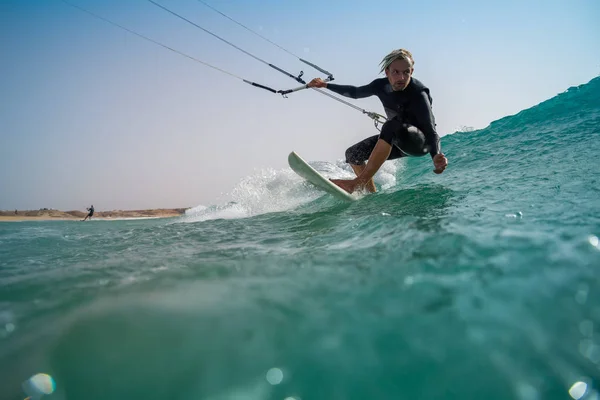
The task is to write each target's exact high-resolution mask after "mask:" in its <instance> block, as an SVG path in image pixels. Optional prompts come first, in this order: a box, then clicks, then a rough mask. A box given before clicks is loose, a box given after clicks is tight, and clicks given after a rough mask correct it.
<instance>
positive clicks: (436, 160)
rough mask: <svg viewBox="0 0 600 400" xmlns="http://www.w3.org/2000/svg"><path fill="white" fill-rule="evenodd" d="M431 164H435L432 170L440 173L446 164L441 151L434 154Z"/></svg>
mask: <svg viewBox="0 0 600 400" xmlns="http://www.w3.org/2000/svg"><path fill="white" fill-rule="evenodd" d="M433 165H434V166H435V169H434V170H433V172H435V173H436V174H441V173H442V172H444V170H445V169H446V167H447V166H448V159H447V158H446V156H445V155H443V154H442V153H440V154H436V155H435V156H434V157H433Z"/></svg>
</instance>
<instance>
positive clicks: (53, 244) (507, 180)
mask: <svg viewBox="0 0 600 400" xmlns="http://www.w3.org/2000/svg"><path fill="white" fill-rule="evenodd" d="M349 144H350V143H348V144H342V147H343V146H346V145H349ZM442 146H443V149H444V152H445V153H446V155H447V156H448V158H449V161H450V165H449V167H448V169H447V170H446V172H445V173H444V174H443V175H441V176H438V175H435V174H433V173H432V172H431V170H432V164H431V161H430V160H429V159H428V158H423V159H405V160H399V161H394V162H388V163H386V165H385V168H384V170H382V171H381V172H380V173H379V174H378V175H377V177H376V182H377V183H378V184H379V186H380V187H381V188H382V190H381V191H380V192H379V193H377V194H375V195H371V196H365V197H362V198H361V199H360V200H359V201H356V202H354V203H351V204H348V203H340V202H338V201H336V200H334V199H332V198H331V197H329V196H322V195H321V193H320V192H318V191H316V190H314V189H313V188H311V187H310V186H309V185H307V184H306V183H304V182H303V181H302V180H301V179H300V178H298V177H297V176H296V175H295V174H293V173H292V172H291V171H290V170H281V171H273V170H266V171H261V172H257V173H256V174H255V175H253V176H249V177H247V179H245V180H244V181H242V182H240V184H239V185H238V186H237V187H235V189H234V190H233V192H232V194H231V195H232V197H233V198H234V199H235V201H234V202H229V203H223V204H218V205H211V206H198V207H196V208H194V209H191V210H189V212H188V213H187V215H185V216H183V217H178V218H170V219H152V220H139V221H135V220H127V221H92V222H89V223H75V222H70V221H55V222H22V223H2V224H0V398H2V399H22V398H24V397H25V392H24V389H23V387H22V384H23V382H24V381H26V380H27V379H28V378H29V377H30V376H32V375H34V374H37V373H45V374H49V375H51V376H52V378H53V379H54V383H55V386H56V388H55V392H54V393H53V394H52V395H51V396H48V397H47V398H48V399H69V400H70V399H86V400H92V399H128V400H131V399H146V400H147V399H182V400H184V399H185V400H189V399H207V400H229V399H231V400H233V399H236V400H238V399H239V400H243V399H244V400H245V399H247V400H255V399H256V400H258V399H266V400H267V399H268V400H270V399H273V400H276V399H277V400H285V399H287V400H292V399H295V400H299V399H302V400H312V399H328V400H333V399H523V400H537V399H539V400H542V399H544V400H545V399H570V398H576V399H579V398H581V399H590V400H591V399H600V279H599V276H600V244H599V239H598V237H600V167H599V165H598V161H597V158H598V154H600V78H596V79H594V80H592V81H590V82H589V83H587V84H585V85H581V86H579V87H573V88H570V89H569V90H567V91H565V92H564V93H561V94H559V95H557V96H556V97H554V98H552V99H549V100H548V101H546V102H543V103H541V104H539V105H537V106H535V107H533V108H531V109H528V110H524V111H522V112H521V113H519V114H517V115H514V116H509V117H506V118H503V119H501V120H499V121H495V122H493V123H492V124H491V125H490V126H489V127H487V128H485V129H482V130H475V131H469V132H458V133H455V134H452V135H448V136H446V137H444V138H443V139H442ZM344 148H345V147H344ZM313 165H314V166H315V167H316V168H317V169H319V170H321V171H323V172H324V173H325V174H328V175H330V176H346V175H347V176H351V175H350V171H349V170H348V168H347V167H346V166H345V165H344V164H343V163H342V162H340V161H331V162H324V161H321V162H314V163H313ZM44 398H46V397H44Z"/></svg>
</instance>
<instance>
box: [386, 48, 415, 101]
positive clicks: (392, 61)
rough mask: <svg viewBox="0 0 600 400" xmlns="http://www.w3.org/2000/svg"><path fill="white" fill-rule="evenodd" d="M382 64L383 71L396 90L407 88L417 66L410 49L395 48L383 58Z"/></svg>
mask: <svg viewBox="0 0 600 400" xmlns="http://www.w3.org/2000/svg"><path fill="white" fill-rule="evenodd" d="M380 65H381V72H384V71H385V75H386V76H387V78H388V81H390V85H392V89H393V90H394V91H401V90H404V89H406V86H408V84H409V83H410V77H411V76H412V73H413V71H414V66H415V61H414V58H413V56H412V54H411V53H410V51H408V50H404V49H398V50H394V51H392V52H391V53H390V54H388V55H387V56H385V57H384V58H383V60H381V63H380Z"/></svg>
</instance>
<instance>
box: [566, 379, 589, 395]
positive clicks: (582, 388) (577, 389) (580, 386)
mask: <svg viewBox="0 0 600 400" xmlns="http://www.w3.org/2000/svg"><path fill="white" fill-rule="evenodd" d="M586 391H587V383H585V382H581V381H579V382H575V383H574V384H573V386H571V388H570V389H569V395H570V396H571V397H572V398H574V399H575V400H578V399H580V398H582V397H583V395H584V394H585V392H586Z"/></svg>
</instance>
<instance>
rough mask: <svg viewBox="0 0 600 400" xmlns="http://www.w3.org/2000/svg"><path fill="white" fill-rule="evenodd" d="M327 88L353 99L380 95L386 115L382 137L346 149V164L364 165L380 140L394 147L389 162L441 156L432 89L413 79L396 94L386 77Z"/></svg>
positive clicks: (366, 140) (328, 85) (331, 85)
mask: <svg viewBox="0 0 600 400" xmlns="http://www.w3.org/2000/svg"><path fill="white" fill-rule="evenodd" d="M327 89H329V90H331V91H333V92H335V93H338V94H340V95H342V96H346V97H351V98H353V99H360V98H364V97H369V96H377V97H378V98H379V100H381V103H382V104H383V108H384V110H385V113H386V114H387V118H388V121H387V122H386V123H385V124H383V126H382V127H381V133H380V134H379V135H375V136H372V137H369V138H367V139H365V140H363V141H361V142H359V143H357V144H355V145H354V146H352V147H350V148H348V150H346V162H347V163H350V164H355V165H360V164H363V163H364V162H365V161H366V160H368V158H369V156H370V155H371V152H372V151H373V148H374V147H375V144H376V143H377V140H378V139H382V140H384V141H386V142H387V143H389V144H390V145H392V152H391V154H390V156H389V157H388V160H393V159H395V158H399V157H403V156H406V155H411V156H422V155H425V154H427V153H429V154H430V155H431V157H432V158H433V157H434V156H435V155H436V154H439V153H441V150H440V137H439V136H438V134H437V132H436V130H435V118H434V116H433V112H432V111H431V104H432V99H431V96H430V94H429V89H428V88H427V87H426V86H425V85H423V84H422V83H421V82H420V81H418V80H417V79H415V78H411V79H410V82H409V84H408V86H407V87H406V89H404V90H402V91H393V90H392V85H391V84H390V83H389V81H388V80H387V78H380V79H375V80H374V81H373V82H371V83H369V84H368V85H365V86H360V87H356V86H349V85H336V84H333V83H328V84H327Z"/></svg>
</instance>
